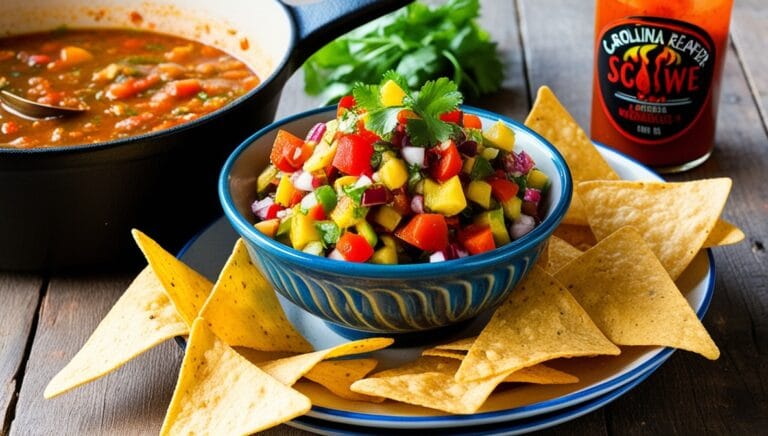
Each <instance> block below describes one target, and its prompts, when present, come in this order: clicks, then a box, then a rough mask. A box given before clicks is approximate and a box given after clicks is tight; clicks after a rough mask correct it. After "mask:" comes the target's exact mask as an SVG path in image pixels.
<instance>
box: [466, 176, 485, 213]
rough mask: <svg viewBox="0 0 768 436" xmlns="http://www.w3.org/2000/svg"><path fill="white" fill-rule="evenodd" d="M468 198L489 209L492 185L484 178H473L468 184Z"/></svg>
mask: <svg viewBox="0 0 768 436" xmlns="http://www.w3.org/2000/svg"><path fill="white" fill-rule="evenodd" d="M467 198H468V199H470V200H471V201H474V202H475V203H477V204H479V205H480V206H483V207H484V208H485V209H489V208H490V207H491V185H490V184H489V183H488V182H484V181H482V180H472V181H471V182H469V185H467Z"/></svg>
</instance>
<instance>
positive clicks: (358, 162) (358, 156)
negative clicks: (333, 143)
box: [332, 134, 373, 176]
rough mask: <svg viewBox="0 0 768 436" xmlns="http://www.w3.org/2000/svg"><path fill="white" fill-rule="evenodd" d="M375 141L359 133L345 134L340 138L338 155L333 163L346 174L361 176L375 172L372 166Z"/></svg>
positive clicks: (337, 149) (337, 148)
mask: <svg viewBox="0 0 768 436" xmlns="http://www.w3.org/2000/svg"><path fill="white" fill-rule="evenodd" d="M371 156H373V143H372V142H370V141H369V140H368V139H366V138H364V137H362V136H360V135H357V134H351V135H344V136H342V137H341V138H339V141H338V145H337V147H336V155H334V157H333V162H332V165H333V166H334V167H336V168H337V169H338V170H339V171H341V172H342V173H344V174H348V175H352V176H359V175H361V174H370V173H373V168H372V167H371Z"/></svg>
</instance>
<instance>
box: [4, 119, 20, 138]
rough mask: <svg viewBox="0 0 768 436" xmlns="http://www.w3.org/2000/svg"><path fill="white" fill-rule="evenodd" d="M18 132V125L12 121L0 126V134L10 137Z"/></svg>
mask: <svg viewBox="0 0 768 436" xmlns="http://www.w3.org/2000/svg"><path fill="white" fill-rule="evenodd" d="M18 131H19V125H18V124H16V123H15V122H14V121H6V122H4V123H3V124H1V125H0V132H2V133H3V134H5V135H11V134H14V133H16V132H18Z"/></svg>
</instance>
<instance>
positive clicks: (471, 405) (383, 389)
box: [351, 356, 509, 414]
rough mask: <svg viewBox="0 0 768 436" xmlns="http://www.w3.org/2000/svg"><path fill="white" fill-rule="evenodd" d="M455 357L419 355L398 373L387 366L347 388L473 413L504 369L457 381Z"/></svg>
mask: <svg viewBox="0 0 768 436" xmlns="http://www.w3.org/2000/svg"><path fill="white" fill-rule="evenodd" d="M458 368H459V361H458V360H455V359H448V358H441V357H431V356H426V357H420V358H419V359H418V360H416V361H415V362H413V363H411V364H410V365H408V366H407V367H406V368H404V369H403V370H402V371H401V372H400V373H398V372H397V369H395V370H389V371H386V372H383V373H380V374H379V375H376V376H374V377H372V378H364V379H362V380H358V381H356V382H355V383H353V384H352V387H351V389H352V390H353V391H354V392H359V393H361V394H366V395H374V396H380V397H385V398H390V399H393V400H397V401H401V402H403V403H408V404H416V405H418V406H424V407H429V408H432V409H437V410H442V411H445V412H449V413H459V414H467V413H475V412H476V411H477V410H478V409H479V408H480V407H481V406H482V405H483V403H485V400H486V399H487V398H488V396H489V395H490V394H491V392H493V390H494V389H495V388H496V386H498V385H499V383H501V382H502V380H504V379H505V378H506V377H507V375H509V374H508V373H501V374H499V375H497V376H495V377H490V378H486V379H483V380H479V381H475V382H468V383H461V382H458V381H456V379H455V378H454V374H455V373H456V370H457V369H458Z"/></svg>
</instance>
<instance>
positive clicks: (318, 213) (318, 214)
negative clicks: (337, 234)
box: [307, 203, 327, 221]
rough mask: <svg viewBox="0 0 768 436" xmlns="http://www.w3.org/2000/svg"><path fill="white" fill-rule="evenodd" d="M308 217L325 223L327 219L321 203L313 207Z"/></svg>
mask: <svg viewBox="0 0 768 436" xmlns="http://www.w3.org/2000/svg"><path fill="white" fill-rule="evenodd" d="M307 216H308V217H310V218H312V219H313V220H315V221H323V220H324V219H326V218H327V216H326V215H325V210H324V209H323V205H322V204H320V203H318V204H316V205H314V206H312V208H311V209H309V210H308V211H307Z"/></svg>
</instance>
